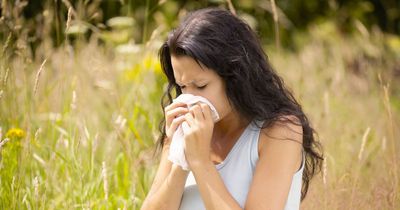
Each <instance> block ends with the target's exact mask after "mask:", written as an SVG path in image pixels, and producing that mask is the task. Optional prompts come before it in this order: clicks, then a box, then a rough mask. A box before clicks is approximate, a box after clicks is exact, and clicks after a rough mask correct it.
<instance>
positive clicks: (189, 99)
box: [168, 94, 219, 171]
mask: <svg viewBox="0 0 400 210" xmlns="http://www.w3.org/2000/svg"><path fill="white" fill-rule="evenodd" d="M173 102H183V103H185V104H187V105H188V108H190V107H191V106H193V105H194V104H196V103H197V102H203V103H206V104H207V105H208V106H209V107H210V109H211V113H212V118H213V121H214V122H216V121H217V120H218V119H219V115H218V112H217V110H216V109H215V107H214V106H213V105H212V104H211V103H210V101H208V100H207V99H206V98H204V97H201V96H195V95H192V94H181V95H179V96H178V97H177V98H176V99H174V100H173ZM182 126H188V125H187V123H186V121H184V122H183V123H181V124H180V125H179V126H178V128H177V129H176V131H175V133H174V135H173V136H172V142H171V145H170V147H169V154H168V160H170V161H171V162H172V163H174V164H176V165H179V166H181V167H182V169H183V170H186V171H189V170H190V168H189V165H188V163H187V161H186V157H185V151H184V150H185V149H184V148H185V140H184V138H183V129H182Z"/></svg>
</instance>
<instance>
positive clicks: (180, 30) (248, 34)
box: [154, 8, 323, 200]
mask: <svg viewBox="0 0 400 210" xmlns="http://www.w3.org/2000/svg"><path fill="white" fill-rule="evenodd" d="M171 55H175V56H190V57H191V58H193V59H194V60H196V61H197V62H198V63H199V64H202V65H204V66H206V67H207V68H209V69H211V70H213V71H215V72H216V73H217V74H218V75H219V76H220V77H221V78H222V79H223V81H224V82H225V88H226V89H225V91H226V94H227V97H228V100H229V102H230V104H231V105H233V106H234V108H235V109H236V110H237V111H238V112H239V114H240V115H241V116H242V117H244V118H246V119H247V120H249V121H251V120H264V125H263V126H262V128H267V127H270V126H272V125H273V124H274V123H275V122H277V121H280V122H282V121H284V122H290V123H293V124H296V125H301V126H302V127H303V149H304V151H305V152H306V155H305V156H306V160H305V166H304V167H305V168H304V171H303V184H302V190H301V200H303V199H304V198H305V196H306V194H307V191H308V187H309V182H310V180H311V178H312V177H313V176H314V175H315V174H317V173H318V172H320V170H321V164H322V160H323V155H322V147H321V145H320V143H319V142H317V141H316V140H315V138H314V134H316V136H318V135H317V133H316V132H315V130H314V129H313V128H312V127H311V125H310V123H309V120H308V118H307V116H306V115H305V114H304V112H303V110H302V108H301V106H300V104H299V103H298V102H297V101H296V99H295V98H294V97H293V95H292V93H291V92H290V91H289V90H288V88H286V87H285V84H284V82H283V79H282V78H281V77H280V76H278V74H277V73H276V72H275V71H274V69H273V68H272V67H271V65H270V64H269V62H268V58H267V55H266V54H265V53H264V51H263V49H262V47H261V43H260V41H259V39H258V37H257V35H256V33H255V32H254V31H253V30H252V29H251V28H250V27H249V26H248V25H247V24H246V23H245V22H244V21H242V20H241V19H239V18H238V17H236V16H235V15H233V14H232V13H230V12H229V11H227V10H224V9H219V8H205V9H200V10H196V11H193V12H191V13H189V14H188V15H187V16H186V17H185V19H184V20H183V21H182V22H181V24H180V25H179V26H178V27H177V28H176V29H175V30H173V31H172V32H170V34H169V36H168V39H167V41H166V42H165V43H164V44H163V45H162V46H161V48H160V50H159V57H160V62H161V67H162V70H163V72H164V74H165V75H166V76H167V78H168V86H167V89H166V91H165V92H164V94H163V96H162V98H161V107H162V111H163V114H164V118H162V120H161V122H160V124H159V131H160V133H161V135H160V136H159V138H158V140H157V147H156V150H155V153H154V154H156V152H157V151H160V150H162V148H163V145H164V141H165V138H166V133H165V132H166V131H165V112H164V108H165V107H166V106H168V105H169V104H171V103H172V99H173V98H172V91H175V93H176V96H178V95H180V94H181V93H182V91H181V89H180V87H179V86H178V85H177V84H176V82H175V78H174V73H173V69H172V65H171ZM289 115H291V116H296V117H297V118H298V120H299V121H294V120H291V119H289V118H287V117H286V116H289Z"/></svg>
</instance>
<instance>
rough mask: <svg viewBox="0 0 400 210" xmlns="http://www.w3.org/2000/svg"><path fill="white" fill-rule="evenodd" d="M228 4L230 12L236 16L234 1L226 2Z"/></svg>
mask: <svg viewBox="0 0 400 210" xmlns="http://www.w3.org/2000/svg"><path fill="white" fill-rule="evenodd" d="M226 2H227V3H228V7H229V10H230V11H231V12H232V14H234V15H236V9H235V7H233V4H232V1H231V0H226Z"/></svg>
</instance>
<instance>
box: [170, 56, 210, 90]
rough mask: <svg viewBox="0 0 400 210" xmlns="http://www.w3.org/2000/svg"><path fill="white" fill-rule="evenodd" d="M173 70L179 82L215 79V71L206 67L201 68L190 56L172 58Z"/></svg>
mask: <svg viewBox="0 0 400 210" xmlns="http://www.w3.org/2000/svg"><path fill="white" fill-rule="evenodd" d="M171 64H172V69H173V71H174V77H175V80H176V81H177V82H184V83H187V82H191V81H192V80H201V79H206V78H210V77H213V71H212V70H209V69H208V68H206V67H205V66H200V65H199V64H198V63H197V62H196V60H194V59H193V58H191V57H189V56H174V55H172V56H171Z"/></svg>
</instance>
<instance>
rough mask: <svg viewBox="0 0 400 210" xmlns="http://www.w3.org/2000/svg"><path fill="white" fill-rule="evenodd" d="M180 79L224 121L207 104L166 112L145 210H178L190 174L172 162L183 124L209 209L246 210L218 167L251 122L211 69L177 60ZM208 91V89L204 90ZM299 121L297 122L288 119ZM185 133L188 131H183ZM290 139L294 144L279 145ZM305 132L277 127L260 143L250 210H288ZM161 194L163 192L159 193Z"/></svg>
mask: <svg viewBox="0 0 400 210" xmlns="http://www.w3.org/2000/svg"><path fill="white" fill-rule="evenodd" d="M171 63H172V66H173V69H174V76H175V80H176V81H177V83H178V84H179V85H180V86H181V90H182V92H183V93H190V94H193V95H199V96H203V97H205V98H207V99H208V100H209V101H210V102H211V103H212V104H213V105H214V106H215V108H216V109H217V111H218V113H219V115H220V120H219V121H218V122H216V123H213V121H212V118H211V110H210V108H209V107H208V106H207V105H205V104H198V105H196V106H193V107H191V108H190V109H187V107H186V106H185V105H184V104H180V103H173V104H171V105H169V106H168V107H166V108H165V111H166V130H167V139H166V141H165V142H166V143H165V148H164V149H163V155H162V159H161V162H160V166H159V169H158V172H157V174H156V177H155V179H154V182H153V185H152V188H151V190H150V192H149V195H148V197H147V198H146V200H145V202H144V204H143V206H142V209H177V208H178V207H179V204H180V199H181V197H182V193H183V190H184V183H185V181H186V178H187V175H188V173H189V172H187V171H184V170H182V169H181V168H180V167H176V166H175V165H172V164H171V163H170V162H169V161H168V160H167V158H166V157H167V154H168V151H169V144H170V139H171V138H170V137H171V136H172V134H173V132H174V131H175V130H176V128H177V126H179V125H180V123H186V124H187V125H188V128H187V129H184V139H185V155H186V160H187V162H188V164H189V166H190V168H191V170H192V173H193V175H194V177H195V179H196V183H197V185H198V188H199V191H200V194H201V197H202V200H203V201H204V204H205V206H206V209H218V210H222V209H241V207H240V206H239V204H238V203H237V202H236V200H235V199H234V198H233V197H232V196H231V194H230V193H229V191H228V190H227V188H226V187H225V185H224V182H223V180H222V178H221V176H220V175H219V173H218V171H217V169H216V168H215V164H217V163H219V162H221V161H222V160H224V159H225V157H226V155H227V154H228V153H229V151H230V149H231V148H232V147H233V145H234V143H235V142H236V141H237V139H238V137H239V136H240V134H241V133H242V132H243V130H244V128H245V127H246V126H247V125H248V123H249V122H245V121H243V120H241V119H243V118H241V117H240V115H239V114H238V112H237V111H235V109H234V108H233V107H232V106H230V104H229V102H228V98H227V96H226V93H225V90H224V87H225V86H224V85H225V84H224V82H223V80H222V79H221V78H220V77H219V76H218V75H217V74H216V73H215V72H214V71H212V70H211V69H207V68H205V67H203V68H202V67H201V66H199V64H198V63H197V62H196V61H195V60H193V59H192V58H190V57H187V56H179V57H177V56H171ZM204 85H206V86H205V87H204V88H200V87H203V86H204ZM288 117H290V118H292V119H294V120H296V118H294V117H292V116H288ZM183 127H185V126H183ZM271 137H276V138H280V139H281V138H290V139H293V140H294V141H284V140H283V141H282V140H276V139H273V138H271ZM301 148H302V127H301V126H296V125H293V124H280V123H276V124H274V125H273V126H272V127H270V128H268V129H262V130H261V132H260V137H259V145H258V155H259V160H258V162H257V166H256V169H255V174H254V177H253V181H252V183H251V186H250V189H249V193H248V197H247V200H246V204H245V209H251V210H258V209H283V208H284V205H285V203H286V199H287V196H288V193H289V190H290V186H291V180H292V177H293V174H294V173H295V172H296V171H297V170H298V169H299V167H300V164H301ZM156 189H158V190H156Z"/></svg>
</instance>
